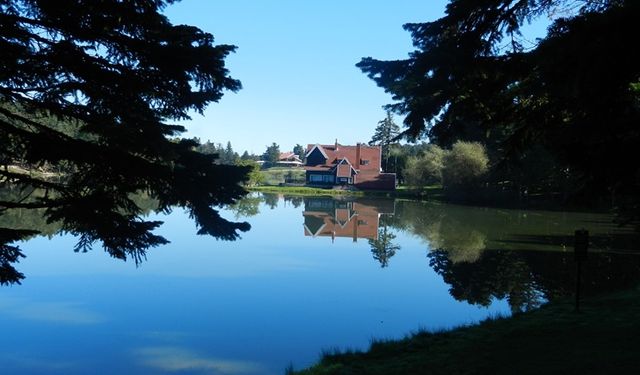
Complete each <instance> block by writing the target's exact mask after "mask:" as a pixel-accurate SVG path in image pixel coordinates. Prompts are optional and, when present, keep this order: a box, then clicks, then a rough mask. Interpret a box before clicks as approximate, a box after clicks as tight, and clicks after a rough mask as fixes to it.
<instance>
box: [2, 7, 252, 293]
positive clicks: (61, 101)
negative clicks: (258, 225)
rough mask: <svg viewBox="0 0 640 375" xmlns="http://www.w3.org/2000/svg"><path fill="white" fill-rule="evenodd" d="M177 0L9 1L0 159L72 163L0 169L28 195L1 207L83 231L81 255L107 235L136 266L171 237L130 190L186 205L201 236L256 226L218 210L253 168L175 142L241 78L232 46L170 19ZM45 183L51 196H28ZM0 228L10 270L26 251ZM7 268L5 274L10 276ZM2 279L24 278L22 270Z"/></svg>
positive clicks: (237, 193)
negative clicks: (45, 173)
mask: <svg viewBox="0 0 640 375" xmlns="http://www.w3.org/2000/svg"><path fill="white" fill-rule="evenodd" d="M169 3H172V1H161V0H154V1H150V0H149V1H135V2H130V1H125V2H123V1H118V0H103V1H84V0H63V1H49V2H47V1H35V0H6V1H0V51H1V53H0V66H1V67H2V69H0V161H2V162H3V163H5V165H6V164H8V163H12V162H14V161H19V162H21V163H24V164H26V165H29V166H32V167H38V166H41V165H43V164H45V163H46V164H48V165H61V164H65V165H68V166H70V168H69V169H68V170H69V172H68V173H66V174H64V175H63V176H61V178H59V179H55V180H54V179H46V178H44V177H39V176H38V175H36V174H24V173H16V172H14V171H12V170H11V169H9V168H3V169H0V181H2V182H3V183H10V184H13V185H14V186H17V187H18V189H24V191H25V194H24V195H22V196H20V197H19V198H18V199H16V200H3V201H0V211H1V210H2V209H5V208H14V207H15V208H44V209H45V215H46V216H47V218H48V220H50V221H60V222H62V227H63V229H64V230H65V231H67V232H70V233H71V234H74V235H77V236H78V237H79V242H78V244H77V246H76V250H86V249H88V248H90V247H91V245H92V244H93V243H94V242H96V241H100V242H101V243H102V245H103V247H104V248H105V250H106V251H107V252H108V253H109V254H110V255H112V256H114V257H117V258H122V259H125V258H127V257H132V258H133V259H135V260H136V261H138V260H140V259H142V258H143V257H144V251H145V250H146V249H147V248H149V247H152V246H157V245H160V244H163V243H166V242H167V241H166V240H165V239H164V238H162V237H160V236H158V235H155V234H153V233H152V231H153V229H155V228H156V227H158V225H160V222H158V221H145V220H144V219H143V217H142V216H141V210H140V208H139V207H138V206H137V205H136V204H135V202H134V201H133V200H132V198H131V197H132V195H134V194H135V193H138V192H145V193H147V194H148V195H149V196H150V197H152V198H153V199H156V200H157V201H158V202H159V205H158V210H159V211H168V210H170V209H171V207H173V206H180V207H184V208H185V209H186V210H187V211H188V212H189V213H190V215H191V217H193V218H194V219H195V221H196V224H197V226H198V227H199V230H198V233H199V234H209V235H213V236H216V237H218V238H222V239H229V240H232V239H235V238H237V237H238V231H246V230H248V229H249V225H248V224H247V223H235V222H230V221H227V220H225V219H224V218H222V217H221V216H220V215H219V213H218V211H217V209H216V208H214V207H219V206H221V205H225V204H232V203H234V202H236V201H237V200H238V199H239V198H240V197H241V196H242V195H244V193H245V191H244V189H243V188H242V187H241V185H240V183H241V182H242V181H244V180H245V179H246V175H247V172H248V171H249V169H250V167H236V166H226V165H217V164H215V163H214V156H212V155H205V154H202V153H200V152H197V151H196V148H197V147H198V145H199V144H198V141H197V140H189V139H180V140H176V136H177V135H179V134H180V133H182V132H184V131H185V130H186V129H185V128H184V127H182V126H179V125H174V124H172V123H171V122H172V121H176V120H186V119H189V112H190V111H195V112H198V113H202V111H203V110H204V109H205V108H206V106H207V105H208V104H210V103H211V102H217V101H219V100H220V99H221V98H222V95H223V93H224V92H225V91H227V90H228V91H237V90H239V89H240V88H241V85H240V82H239V81H237V80H235V79H233V78H231V77H230V76H229V72H228V71H227V69H226V67H225V62H224V60H225V58H226V56H227V55H228V54H229V53H231V52H233V51H234V50H235V47H234V46H230V45H215V44H214V38H213V36H212V35H211V34H209V33H206V32H203V31H202V30H199V29H198V28H196V27H193V26H188V25H172V24H171V23H170V22H169V20H168V19H167V17H165V16H164V15H162V14H161V13H160V12H161V11H162V10H163V9H164V7H165V6H166V5H167V4H169ZM60 122H63V123H66V124H73V129H72V131H69V130H65V129H64V128H62V127H60V126H54V125H52V123H60ZM31 188H42V189H44V190H45V191H46V192H47V193H46V194H45V195H43V196H41V197H33V196H30V195H29V194H28V193H26V192H28V191H30V189H31ZM19 238H21V234H20V232H16V231H13V232H11V233H9V232H6V231H5V232H2V235H1V236H0V269H1V270H4V271H7V272H8V273H5V275H9V274H11V273H10V272H9V271H10V268H12V266H11V263H12V262H13V261H15V260H16V259H18V258H19V257H20V255H21V253H20V250H19V249H18V248H17V247H16V246H11V245H9V244H10V243H11V242H12V241H15V240H17V239H19ZM4 271H0V272H4ZM11 275H13V276H12V278H9V279H1V280H2V281H1V282H10V281H12V280H13V281H18V280H17V279H16V278H15V277H16V274H11Z"/></svg>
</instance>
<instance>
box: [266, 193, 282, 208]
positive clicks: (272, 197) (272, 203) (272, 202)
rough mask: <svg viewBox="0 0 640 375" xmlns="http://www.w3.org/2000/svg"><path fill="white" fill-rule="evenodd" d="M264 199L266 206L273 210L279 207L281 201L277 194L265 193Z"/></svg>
mask: <svg viewBox="0 0 640 375" xmlns="http://www.w3.org/2000/svg"><path fill="white" fill-rule="evenodd" d="M262 199H263V200H264V204H266V205H267V206H269V208H270V209H272V210H273V209H274V208H276V207H278V201H279V200H280V197H279V196H278V195H277V194H268V193H263V194H262Z"/></svg>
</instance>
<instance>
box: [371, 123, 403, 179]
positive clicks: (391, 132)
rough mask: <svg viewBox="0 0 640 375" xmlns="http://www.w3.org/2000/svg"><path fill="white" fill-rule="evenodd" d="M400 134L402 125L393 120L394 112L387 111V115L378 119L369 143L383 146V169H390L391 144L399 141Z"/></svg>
mask: <svg viewBox="0 0 640 375" xmlns="http://www.w3.org/2000/svg"><path fill="white" fill-rule="evenodd" d="M399 135H400V127H399V126H398V125H397V124H396V123H395V122H394V121H393V114H392V113H391V111H387V117H385V118H384V119H383V120H380V121H378V126H377V127H376V130H375V132H374V133H373V136H372V137H371V141H369V145H380V146H381V147H382V160H383V161H384V165H383V170H384V171H388V170H389V154H390V152H389V151H390V146H391V145H392V144H394V143H396V142H397V138H398V136H399Z"/></svg>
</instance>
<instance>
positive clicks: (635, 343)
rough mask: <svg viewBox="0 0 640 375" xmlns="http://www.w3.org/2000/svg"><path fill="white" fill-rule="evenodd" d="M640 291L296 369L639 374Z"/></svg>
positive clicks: (315, 373) (328, 357)
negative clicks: (579, 310) (577, 308)
mask: <svg viewBox="0 0 640 375" xmlns="http://www.w3.org/2000/svg"><path fill="white" fill-rule="evenodd" d="M639 337H640V290H638V289H636V290H632V291H626V292H620V293H616V294H612V295H608V296H601V297H595V298H591V299H588V300H585V301H583V303H582V304H581V312H580V313H576V312H574V306H573V301H565V302H561V303H554V304H550V305H548V306H544V307H542V308H541V309H539V310H536V311H532V312H528V313H524V314H519V315H516V316H514V317H513V318H498V319H490V320H487V321H484V322H483V323H480V324H479V325H475V326H469V327H462V328H457V329H454V330H451V331H443V332H435V333H434V332H420V333H417V334H414V335H412V336H411V337H408V338H406V339H404V340H400V341H381V342H374V343H373V344H372V345H371V347H370V349H369V350H368V351H367V352H345V353H333V354H325V355H324V356H323V358H322V359H321V361H320V363H319V364H317V365H316V366H314V367H312V368H309V369H307V370H302V371H299V372H293V373H295V374H306V375H319V374H385V375H388V374H638V373H640V340H638V338H639Z"/></svg>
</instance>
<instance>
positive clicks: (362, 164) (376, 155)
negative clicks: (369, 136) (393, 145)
mask: <svg viewBox="0 0 640 375" xmlns="http://www.w3.org/2000/svg"><path fill="white" fill-rule="evenodd" d="M314 148H318V149H319V150H320V151H321V152H322V153H323V154H324V155H326V156H327V161H326V164H325V165H326V166H331V167H334V166H335V165H336V164H337V163H338V162H340V161H341V160H342V159H343V158H346V159H347V161H349V163H350V164H351V165H352V166H353V168H354V169H355V170H357V171H361V170H371V171H374V170H375V171H380V167H381V162H382V160H381V150H380V146H368V145H366V144H358V145H356V146H344V145H341V144H339V143H336V144H333V145H320V144H316V145H311V144H310V145H307V154H308V153H309V152H311V151H312V150H313V149H314ZM307 168H309V167H307Z"/></svg>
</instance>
